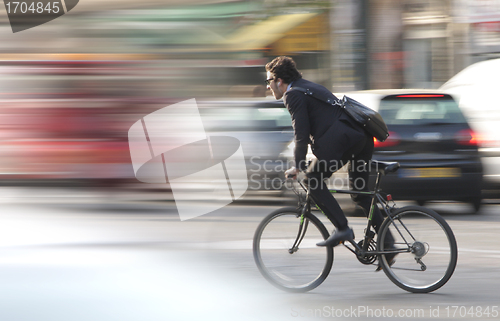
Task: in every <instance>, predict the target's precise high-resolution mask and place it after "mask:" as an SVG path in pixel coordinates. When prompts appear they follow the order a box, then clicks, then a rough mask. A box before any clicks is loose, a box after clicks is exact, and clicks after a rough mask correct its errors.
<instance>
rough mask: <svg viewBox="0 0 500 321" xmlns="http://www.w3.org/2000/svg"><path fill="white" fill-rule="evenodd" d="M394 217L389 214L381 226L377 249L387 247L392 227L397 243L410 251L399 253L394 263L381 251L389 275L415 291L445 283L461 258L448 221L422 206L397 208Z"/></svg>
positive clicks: (393, 280) (398, 282) (398, 246)
mask: <svg viewBox="0 0 500 321" xmlns="http://www.w3.org/2000/svg"><path fill="white" fill-rule="evenodd" d="M391 218H392V220H391V219H390V218H386V219H385V220H384V222H383V223H382V226H381V227H380V231H379V236H378V239H377V249H378V250H379V251H384V250H387V249H386V247H387V246H386V245H385V238H386V236H387V235H388V231H391V233H392V235H393V237H394V239H395V245H394V246H395V247H396V248H399V249H403V248H406V249H408V250H409V251H408V252H406V253H399V254H398V255H397V256H396V258H395V262H394V264H391V265H390V264H389V262H387V258H386V254H381V255H379V264H381V265H382V268H383V270H384V272H385V274H386V275H387V277H388V278H389V279H390V280H391V281H392V282H393V283H394V284H396V285H397V286H399V287H400V288H402V289H404V290H406V291H409V292H413V293H428V292H432V291H435V290H437V289H439V288H440V287H442V286H443V285H445V284H446V282H448V280H449V279H450V278H451V276H452V275H453V272H454V271H455V267H456V264H457V259H458V249H457V242H456V239H455V235H454V234H453V231H452V230H451V228H450V226H449V225H448V223H446V221H445V220H444V219H443V218H442V217H441V216H440V215H439V214H437V213H436V212H434V211H433V210H430V209H428V208H425V207H421V206H407V207H403V208H400V209H396V210H395V211H394V212H392V213H391ZM408 231H409V232H410V233H411V234H410V233H408ZM404 240H406V241H407V243H406V241H404ZM419 260H420V261H419Z"/></svg>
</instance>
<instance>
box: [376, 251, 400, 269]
mask: <svg viewBox="0 0 500 321" xmlns="http://www.w3.org/2000/svg"><path fill="white" fill-rule="evenodd" d="M398 254H399V253H391V254H386V255H385V259H386V260H387V262H388V263H389V266H393V265H394V263H396V256H397V255H398ZM381 270H382V264H381V263H380V259H379V262H378V266H377V268H376V269H375V272H378V271H381Z"/></svg>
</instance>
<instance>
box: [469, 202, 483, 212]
mask: <svg viewBox="0 0 500 321" xmlns="http://www.w3.org/2000/svg"><path fill="white" fill-rule="evenodd" d="M471 203H472V206H474V210H475V211H476V213H477V212H479V209H480V208H481V198H475V199H473V200H472V202H471Z"/></svg>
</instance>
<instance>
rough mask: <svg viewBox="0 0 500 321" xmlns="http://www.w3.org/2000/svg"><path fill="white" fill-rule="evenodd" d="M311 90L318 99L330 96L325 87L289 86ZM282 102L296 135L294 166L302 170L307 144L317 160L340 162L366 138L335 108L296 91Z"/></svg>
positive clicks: (300, 82)
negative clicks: (347, 152)
mask: <svg viewBox="0 0 500 321" xmlns="http://www.w3.org/2000/svg"><path fill="white" fill-rule="evenodd" d="M294 86H295V87H302V88H305V89H310V90H311V91H313V92H315V93H317V94H319V95H323V96H326V95H332V96H333V94H332V93H331V92H330V91H329V90H328V89H326V88H325V87H323V86H321V85H318V84H315V83H313V82H310V81H308V80H305V79H298V80H296V81H294V82H292V88H293V87H294ZM283 102H284V104H285V106H286V108H287V109H288V111H289V112H290V115H291V116H292V125H293V129H294V131H295V152H294V154H295V155H294V156H295V163H296V167H297V168H298V169H300V170H305V167H306V164H305V158H306V154H307V147H308V144H309V143H311V148H312V151H313V153H314V155H315V156H316V157H317V158H318V159H319V160H325V161H340V160H341V159H342V156H343V155H344V153H345V152H346V151H348V150H350V149H352V148H353V147H354V146H355V145H356V144H358V143H360V142H361V141H363V140H364V139H365V138H366V137H365V136H366V134H365V132H364V130H363V129H362V128H361V127H359V126H358V125H356V123H355V122H354V121H353V120H352V119H351V118H350V117H349V116H348V115H347V114H346V113H345V112H344V111H343V110H342V109H341V108H340V107H338V106H332V105H329V104H327V103H324V102H322V101H320V100H317V99H316V98H313V97H310V96H307V95H305V94H304V93H302V92H300V91H298V90H292V89H291V90H289V91H287V92H286V93H285V94H284V95H283Z"/></svg>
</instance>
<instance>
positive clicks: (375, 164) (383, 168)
mask: <svg viewBox="0 0 500 321" xmlns="http://www.w3.org/2000/svg"><path fill="white" fill-rule="evenodd" d="M371 165H372V168H373V169H375V170H377V171H378V172H380V174H382V175H385V174H389V173H394V172H395V171H397V170H398V169H399V167H401V165H399V163H398V162H381V161H377V160H374V159H372V160H371Z"/></svg>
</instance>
